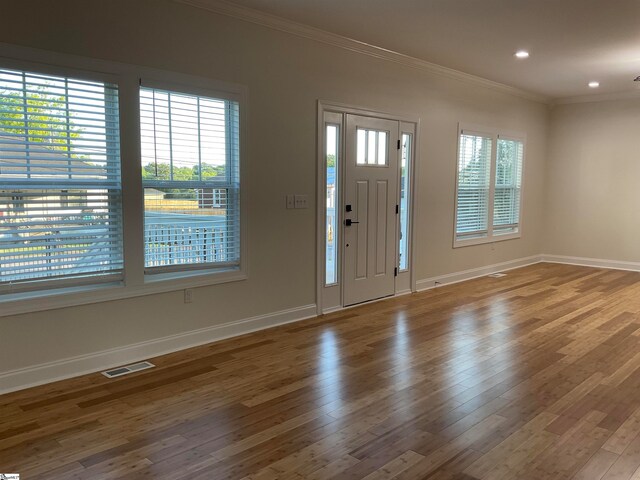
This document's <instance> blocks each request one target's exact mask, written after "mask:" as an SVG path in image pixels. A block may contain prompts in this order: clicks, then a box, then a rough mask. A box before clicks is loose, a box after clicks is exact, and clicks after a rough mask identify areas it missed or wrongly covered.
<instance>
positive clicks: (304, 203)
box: [295, 195, 309, 208]
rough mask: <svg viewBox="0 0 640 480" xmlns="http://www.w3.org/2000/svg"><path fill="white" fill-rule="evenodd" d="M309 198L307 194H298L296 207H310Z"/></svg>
mask: <svg viewBox="0 0 640 480" xmlns="http://www.w3.org/2000/svg"><path fill="white" fill-rule="evenodd" d="M308 203H309V202H308V199H307V196H306V195H296V196H295V205H296V208H309V205H308Z"/></svg>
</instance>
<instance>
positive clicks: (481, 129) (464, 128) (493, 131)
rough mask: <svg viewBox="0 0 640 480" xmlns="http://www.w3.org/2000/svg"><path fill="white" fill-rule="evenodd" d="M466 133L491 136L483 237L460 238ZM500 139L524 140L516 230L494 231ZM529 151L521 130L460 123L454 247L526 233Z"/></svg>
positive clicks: (514, 237)
mask: <svg viewBox="0 0 640 480" xmlns="http://www.w3.org/2000/svg"><path fill="white" fill-rule="evenodd" d="M463 133H467V134H471V135H478V136H484V137H488V138H491V165H490V172H489V179H490V181H489V198H488V202H489V204H488V208H487V234H486V235H485V236H482V237H474V238H468V239H459V238H458V190H459V181H460V177H459V174H458V168H459V162H460V137H461V135H462V134H463ZM498 140H512V141H517V142H521V143H522V167H521V185H520V199H519V201H520V204H519V205H520V209H519V218H518V220H519V221H518V231H517V232H514V233H504V234H494V225H493V222H494V218H493V214H494V208H495V191H496V168H497V167H496V165H497V158H498ZM526 151H527V136H526V134H524V133H521V132H514V131H509V130H504V129H498V128H488V127H485V126H482V125H477V124H471V123H459V124H458V137H457V146H456V160H455V191H454V211H453V248H461V247H468V246H473V245H482V244H486V243H495V242H502V241H506V240H515V239H518V238H521V237H522V224H523V222H522V212H523V199H524V193H523V192H524V185H525V169H526Z"/></svg>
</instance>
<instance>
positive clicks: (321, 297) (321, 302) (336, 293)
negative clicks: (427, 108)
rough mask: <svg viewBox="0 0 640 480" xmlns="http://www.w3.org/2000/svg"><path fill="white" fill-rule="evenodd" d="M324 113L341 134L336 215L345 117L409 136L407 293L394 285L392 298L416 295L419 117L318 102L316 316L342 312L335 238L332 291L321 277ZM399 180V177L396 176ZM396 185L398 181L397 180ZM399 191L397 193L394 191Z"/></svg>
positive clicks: (340, 203)
mask: <svg viewBox="0 0 640 480" xmlns="http://www.w3.org/2000/svg"><path fill="white" fill-rule="evenodd" d="M325 113H331V114H337V115H340V116H341V120H342V123H341V125H342V126H341V130H340V138H341V141H340V145H339V158H338V162H339V164H338V169H339V173H338V177H337V178H338V184H337V197H336V203H337V207H336V212H339V213H340V214H342V211H341V210H342V208H343V206H344V188H343V185H342V183H343V182H342V180H343V179H344V156H345V152H346V149H345V145H344V143H345V142H344V141H342V139H343V138H345V133H344V132H345V128H346V115H348V114H351V115H359V116H365V117H372V118H380V119H385V120H392V121H396V122H398V125H399V128H400V131H399V134H400V138H402V133H412V135H413V142H412V149H411V152H410V154H411V155H410V158H409V164H410V166H409V172H410V174H409V175H410V176H409V202H408V208H409V214H408V222H409V224H408V230H409V247H408V257H409V258H408V265H409V272H408V273H409V285H410V288H409V289H405V290H401V291H399V290H398V282H397V281H396V287H395V295H396V296H397V295H403V294H406V293H411V292H415V291H416V281H417V278H416V272H415V257H416V256H415V252H414V248H413V246H414V245H415V244H416V242H415V238H416V228H414V225H415V220H416V209H415V198H416V191H417V188H416V185H417V178H418V175H419V163H420V162H419V161H418V152H419V141H420V138H419V137H420V117H418V116H417V115H412V114H405V113H388V112H382V111H377V110H371V109H368V108H363V107H359V106H355V105H349V104H344V103H337V102H331V101H324V100H318V109H317V132H316V150H317V162H316V163H317V182H316V220H317V221H316V225H317V228H316V309H317V313H318V315H321V314H323V313H328V312H330V311H336V310H340V309H342V308H345V307H344V306H343V305H344V303H343V295H342V288H343V281H342V261H343V260H342V259H343V244H342V243H343V242H342V237H341V236H340V237H338V243H337V247H338V249H337V254H338V260H337V261H338V262H339V266H338V279H337V280H338V285H337V286H332V287H325V285H324V274H325V218H326V170H325V138H324V136H325V133H324V127H325ZM403 124H405V125H406V124H412V125H413V132H405V131H403V129H402V128H401V127H402V125H403ZM398 155H399V156H400V155H401V150H399V151H398ZM398 177H399V176H398ZM398 181H399V178H398ZM398 191H399V190H398ZM337 221H338V224H339V225H341V223H340V222H342V217H341V216H338V218H337ZM399 230H400V219H399V216H396V231H397V232H399Z"/></svg>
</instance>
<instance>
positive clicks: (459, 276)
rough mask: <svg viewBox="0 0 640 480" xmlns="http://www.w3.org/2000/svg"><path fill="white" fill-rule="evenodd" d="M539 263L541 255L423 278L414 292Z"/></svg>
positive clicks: (417, 283)
mask: <svg viewBox="0 0 640 480" xmlns="http://www.w3.org/2000/svg"><path fill="white" fill-rule="evenodd" d="M541 261H543V260H542V255H533V256H531V257H524V258H517V259H515V260H509V261H508V262H501V263H494V264H492V265H485V266H483V267H478V268H472V269H469V270H462V271H461V272H454V273H447V274H445V275H439V276H437V277H431V278H425V279H422V280H418V281H417V282H416V290H417V291H418V292H422V291H424V290H429V289H431V288H436V287H440V286H442V285H449V284H452V283H458V282H464V281H466V280H471V279H473V278H478V277H484V276H486V275H490V274H492V273H497V272H504V271H506V270H512V269H514V268H520V267H526V266H527V265H533V264H534V263H540V262H541Z"/></svg>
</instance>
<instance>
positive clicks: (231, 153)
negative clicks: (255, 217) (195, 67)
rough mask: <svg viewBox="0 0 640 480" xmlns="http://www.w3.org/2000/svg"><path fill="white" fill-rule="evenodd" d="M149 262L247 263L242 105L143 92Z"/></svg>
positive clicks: (169, 265)
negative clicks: (243, 229) (242, 219)
mask: <svg viewBox="0 0 640 480" xmlns="http://www.w3.org/2000/svg"><path fill="white" fill-rule="evenodd" d="M140 132H141V148H142V177H143V186H144V205H145V226H144V241H145V266H146V267H147V268H148V270H149V271H150V272H160V271H164V270H174V269H185V268H199V267H202V266H203V264H214V265H220V266H227V265H228V266H237V265H239V263H240V205H239V193H240V175H239V174H240V171H239V105H238V103H237V102H234V101H229V100H221V99H214V98H207V97H203V96H197V95H187V94H183V93H177V92H170V91H167V90H160V89H154V88H146V87H143V88H141V89H140Z"/></svg>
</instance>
